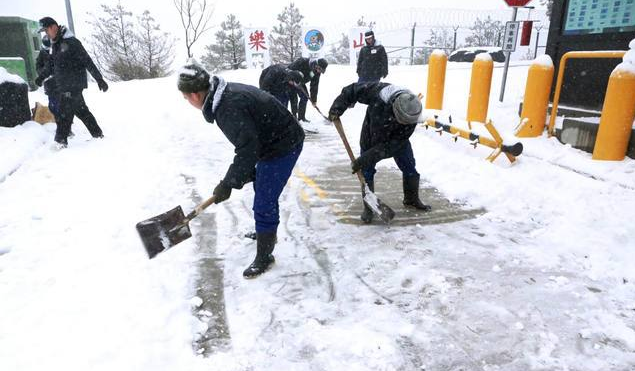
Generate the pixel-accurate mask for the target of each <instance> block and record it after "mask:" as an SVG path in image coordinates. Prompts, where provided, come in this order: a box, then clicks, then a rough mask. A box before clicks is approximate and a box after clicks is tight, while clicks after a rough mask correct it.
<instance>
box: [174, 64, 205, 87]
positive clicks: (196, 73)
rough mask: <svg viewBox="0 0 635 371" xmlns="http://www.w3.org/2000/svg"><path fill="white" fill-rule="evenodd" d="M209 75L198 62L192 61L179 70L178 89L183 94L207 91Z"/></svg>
mask: <svg viewBox="0 0 635 371" xmlns="http://www.w3.org/2000/svg"><path fill="white" fill-rule="evenodd" d="M209 80H210V75H209V73H208V72H207V71H206V70H205V68H204V67H203V66H201V65H200V64H199V63H198V62H196V61H195V60H193V59H190V60H188V61H187V64H186V65H185V66H183V67H181V69H180V70H179V79H178V83H177V84H178V87H179V90H180V91H181V92H183V93H197V92H199V91H207V90H208V89H209V87H210V82H209Z"/></svg>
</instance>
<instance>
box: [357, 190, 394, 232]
mask: <svg viewBox="0 0 635 371" xmlns="http://www.w3.org/2000/svg"><path fill="white" fill-rule="evenodd" d="M364 203H365V204H366V205H367V206H368V207H369V208H370V209H371V210H373V214H375V215H377V217H378V218H379V219H381V220H382V221H383V222H384V223H386V224H388V223H390V222H391V221H392V220H393V219H394V218H395V211H394V210H393V209H391V208H390V206H388V205H386V204H385V203H383V202H382V201H381V200H380V199H379V198H378V197H377V195H375V194H374V193H373V192H371V191H370V189H369V188H368V186H366V187H365V190H364Z"/></svg>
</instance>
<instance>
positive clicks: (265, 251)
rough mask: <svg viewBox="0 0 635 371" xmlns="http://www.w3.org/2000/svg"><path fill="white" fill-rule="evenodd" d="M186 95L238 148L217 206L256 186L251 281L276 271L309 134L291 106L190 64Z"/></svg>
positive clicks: (183, 77) (217, 192) (217, 191)
mask: <svg viewBox="0 0 635 371" xmlns="http://www.w3.org/2000/svg"><path fill="white" fill-rule="evenodd" d="M177 85H178V88H179V90H180V91H181V93H183V97H184V98H185V99H186V100H187V101H188V102H189V103H190V104H191V105H192V106H194V107H196V108H197V109H200V110H201V111H202V112H203V117H204V118H205V120H206V121H207V122H209V123H212V124H213V123H216V124H217V125H218V128H219V129H220V130H221V131H222V132H223V134H224V135H225V137H227V139H228V140H229V141H230V142H231V143H232V144H233V145H234V147H235V156H234V161H233V163H232V164H231V165H230V166H229V168H228V169H227V173H226V174H225V176H224V177H223V179H222V180H221V181H220V182H219V183H218V185H217V186H216V187H215V188H214V193H213V194H214V197H215V200H214V202H215V203H220V202H223V201H225V200H227V199H228V198H229V197H230V195H231V193H232V189H241V188H242V187H243V186H244V185H245V184H247V183H250V182H253V184H254V204H253V211H254V221H255V227H256V257H255V259H254V261H253V262H252V263H251V264H250V265H249V267H247V269H245V271H244V272H243V276H244V277H245V278H253V277H256V276H258V275H260V274H262V273H264V272H265V271H267V269H269V268H270V267H271V265H272V264H273V263H274V261H275V259H274V257H273V255H272V253H273V250H274V247H275V245H276V241H277V234H276V233H277V229H278V224H279V223H280V211H279V205H278V199H279V198H280V194H281V193H282V190H283V189H284V187H285V185H286V184H287V181H288V180H289V177H290V176H291V172H292V170H293V167H294V165H295V163H296V161H297V160H298V157H299V156H300V153H301V152H302V146H303V143H304V131H303V130H302V127H300V125H299V124H298V122H297V121H296V119H295V118H294V117H293V116H292V115H291V113H290V112H289V111H287V109H286V107H283V106H282V104H281V103H280V102H279V101H278V100H277V99H276V98H275V97H274V96H272V95H271V94H269V93H267V92H265V91H262V90H260V89H258V88H256V87H255V86H251V85H244V84H239V83H233V82H226V81H225V80H224V79H223V78H222V77H221V76H211V75H210V74H209V73H208V72H207V71H206V70H205V69H204V68H203V67H202V66H201V65H199V64H198V63H196V62H195V61H190V62H188V64H187V65H186V66H184V67H183V68H182V69H181V70H180V71H179V78H178V83H177Z"/></svg>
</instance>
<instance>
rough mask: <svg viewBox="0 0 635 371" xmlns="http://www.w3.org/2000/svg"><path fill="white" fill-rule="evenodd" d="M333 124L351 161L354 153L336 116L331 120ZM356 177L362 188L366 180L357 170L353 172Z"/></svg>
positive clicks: (353, 159) (353, 158)
mask: <svg viewBox="0 0 635 371" xmlns="http://www.w3.org/2000/svg"><path fill="white" fill-rule="evenodd" d="M333 124H335V129H337V133H338V134H339V135H340V138H342V142H343V143H344V147H346V153H348V157H349V158H350V159H351V162H353V161H355V155H354V154H353V150H352V149H351V145H350V144H349V143H348V139H346V133H344V127H342V121H341V120H340V119H339V118H337V119H335V120H333ZM355 174H356V175H357V178H359V182H360V183H361V184H362V188H364V185H365V184H366V182H365V181H364V177H363V176H362V172H361V171H358V172H356V173H355Z"/></svg>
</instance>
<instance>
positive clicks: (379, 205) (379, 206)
mask: <svg viewBox="0 0 635 371" xmlns="http://www.w3.org/2000/svg"><path fill="white" fill-rule="evenodd" d="M333 124H335V128H336V129H337V133H338V134H339V135H340V138H342V142H343V143H344V147H346V152H347V153H348V157H349V158H350V159H351V162H352V161H355V155H353V150H351V145H350V144H348V140H347V139H346V133H344V128H343V127H342V121H340V119H339V118H337V119H335V120H333ZM355 174H356V175H357V178H358V179H359V182H360V183H361V185H362V196H363V197H364V203H365V204H366V205H367V206H368V207H370V209H371V210H373V214H375V215H377V217H379V219H381V220H382V221H383V222H384V223H390V221H391V220H393V218H394V217H395V212H394V211H393V209H391V208H390V206H388V205H386V204H385V203H383V202H382V201H381V200H380V199H379V198H377V196H376V195H375V194H374V193H373V192H371V190H370V188H368V185H367V184H366V181H365V180H364V176H363V175H362V172H361V170H360V171H358V172H356V173H355Z"/></svg>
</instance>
